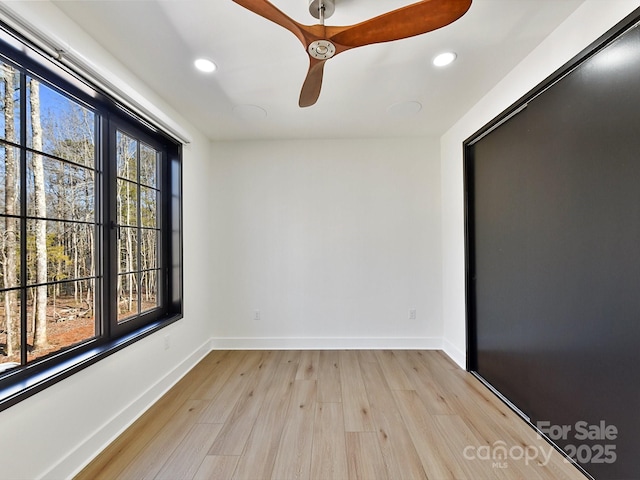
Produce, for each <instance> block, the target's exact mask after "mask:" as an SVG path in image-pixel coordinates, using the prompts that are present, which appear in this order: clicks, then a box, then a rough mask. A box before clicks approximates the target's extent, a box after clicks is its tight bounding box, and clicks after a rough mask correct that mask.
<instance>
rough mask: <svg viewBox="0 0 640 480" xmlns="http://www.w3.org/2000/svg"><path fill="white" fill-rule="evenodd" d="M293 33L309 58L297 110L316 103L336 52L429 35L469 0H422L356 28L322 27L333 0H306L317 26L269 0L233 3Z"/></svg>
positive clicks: (454, 17) (461, 12)
mask: <svg viewBox="0 0 640 480" xmlns="http://www.w3.org/2000/svg"><path fill="white" fill-rule="evenodd" d="M233 1H234V2H235V3H237V4H238V5H241V6H243V7H244V8H246V9H247V10H250V11H252V12H254V13H256V14H258V15H260V16H261V17H264V18H266V19H267V20H271V21H272V22H274V23H277V24H278V25H280V26H282V27H284V28H286V29H287V30H289V31H290V32H291V33H293V34H294V35H295V36H296V37H297V38H298V40H300V42H302V45H303V46H304V48H305V49H306V51H307V54H308V55H309V71H308V73H307V77H306V79H305V81H304V84H303V85H302V91H301V92H300V101H299V102H298V104H299V105H300V107H309V106H311V105H313V104H315V103H316V101H317V100H318V97H319V95H320V89H321V87H322V77H323V72H324V64H325V62H326V61H327V60H329V59H330V58H332V57H335V56H336V55H338V54H339V53H342V52H345V51H347V50H350V49H352V48H356V47H362V46H364V45H370V44H373V43H382V42H390V41H392V40H400V39H402V38H408V37H413V36H415V35H421V34H423V33H427V32H431V31H433V30H436V29H438V28H441V27H444V26H446V25H449V24H450V23H453V22H455V21H456V20H458V19H459V18H460V17H462V16H463V15H464V14H465V13H466V12H467V10H469V7H471V1H472V0H422V1H420V2H417V3H413V4H411V5H407V6H405V7H401V8H398V9H397V10H392V11H391V12H387V13H385V14H382V15H379V16H377V17H374V18H371V19H369V20H365V21H364V22H361V23H357V24H355V25H349V26H344V27H337V26H325V24H324V21H325V19H326V18H328V17H330V16H331V15H332V14H333V12H334V10H335V0H309V1H310V3H309V11H310V13H311V14H312V15H313V16H314V17H315V18H317V19H319V20H320V24H319V25H303V24H301V23H298V22H296V21H295V20H293V19H292V18H290V17H289V16H288V15H287V14H285V13H284V12H282V11H281V10H279V9H278V8H277V7H276V6H275V5H273V4H272V3H271V2H269V1H268V0H233Z"/></svg>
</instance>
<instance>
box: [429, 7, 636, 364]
mask: <svg viewBox="0 0 640 480" xmlns="http://www.w3.org/2000/svg"><path fill="white" fill-rule="evenodd" d="M638 6H640V2H639V1H638V0H587V1H586V2H585V3H584V4H583V5H582V6H580V8H578V9H577V10H576V11H575V12H574V14H572V15H571V16H570V17H569V18H568V19H567V20H566V21H565V22H564V23H562V24H561V25H560V26H559V27H558V28H557V29H556V30H555V31H554V32H553V33H552V34H551V35H550V36H549V37H547V38H546V39H545V40H544V41H543V42H542V43H541V44H540V45H539V46H538V47H537V48H536V49H535V50H534V51H533V52H532V53H531V54H530V55H529V56H528V57H526V58H525V59H524V60H523V61H522V62H521V63H520V64H519V65H518V66H517V67H516V68H515V69H514V70H513V71H511V72H510V73H509V74H508V75H507V76H506V77H505V78H504V79H503V80H502V81H501V82H500V83H498V85H496V87H494V88H493V89H492V90H491V91H490V92H489V93H488V94H487V95H486V96H485V97H484V98H483V99H482V100H481V101H480V102H478V104H476V105H475V106H474V107H473V108H472V109H471V110H470V111H469V112H467V114H466V115H465V116H464V117H463V118H462V119H461V120H460V121H458V122H457V123H456V124H455V125H454V126H453V127H452V128H451V129H450V130H449V131H448V132H447V133H446V134H445V135H444V136H443V137H442V139H441V152H442V167H441V172H442V221H443V223H442V245H443V257H442V262H443V264H442V268H443V270H442V272H443V319H444V347H445V351H446V352H447V353H448V354H449V356H451V357H452V358H453V359H455V360H456V361H457V362H458V363H459V364H460V365H461V366H464V365H465V361H466V345H465V342H466V337H465V296H464V295H465V283H464V282H465V277H464V204H463V171H462V142H463V141H464V140H465V139H466V138H468V137H469V136H471V135H472V134H473V133H475V132H476V131H478V130H479V129H480V128H482V127H483V126H484V125H485V124H487V123H488V122H489V121H490V120H492V119H493V118H494V117H496V116H497V115H498V114H500V113H501V112H502V111H504V110H505V109H506V108H508V107H509V106H510V105H512V104H513V103H514V102H515V101H516V100H518V99H519V98H521V97H522V96H523V95H525V94H526V93H527V92H528V91H530V90H531V89H532V88H534V87H535V86H536V85H538V84H539V83H540V82H542V81H543V80H544V79H545V78H547V77H548V76H549V75H551V74H552V73H553V72H554V71H556V70H557V69H558V68H560V67H561V66H562V65H564V64H565V63H566V62H567V61H569V60H570V59H571V58H572V57H574V56H575V55H576V54H578V53H579V52H580V51H581V50H583V49H584V48H586V47H587V46H588V45H589V44H590V43H592V42H593V41H594V40H596V39H597V38H598V37H599V36H601V35H602V34H604V33H605V32H606V31H607V30H609V29H610V28H611V27H613V26H614V25H615V24H616V23H618V22H619V21H620V20H622V19H623V18H624V17H625V16H626V15H628V14H629V13H631V12H632V11H633V10H634V9H635V8H637V7H638Z"/></svg>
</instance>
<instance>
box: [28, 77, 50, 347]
mask: <svg viewBox="0 0 640 480" xmlns="http://www.w3.org/2000/svg"><path fill="white" fill-rule="evenodd" d="M29 103H30V106H31V134H32V140H31V141H32V147H33V149H34V150H35V151H37V152H40V151H42V122H41V121H40V82H38V81H37V80H34V79H33V78H32V79H30V80H29ZM32 162H33V180H34V204H35V216H36V217H37V218H38V220H36V227H35V230H36V232H35V236H36V239H35V240H36V248H35V250H36V283H37V284H38V285H39V286H37V287H36V303H35V328H34V332H33V348H34V350H37V349H39V348H44V347H47V346H48V341H47V286H46V285H45V284H46V282H47V222H46V220H44V219H45V218H46V217H47V200H46V194H45V188H44V164H43V159H42V155H38V154H35V153H34V154H33V155H32Z"/></svg>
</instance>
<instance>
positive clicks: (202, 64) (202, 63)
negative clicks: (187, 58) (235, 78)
mask: <svg viewBox="0 0 640 480" xmlns="http://www.w3.org/2000/svg"><path fill="white" fill-rule="evenodd" d="M193 64H194V65H195V66H196V68H197V69H198V70H200V71H201V72H204V73H211V72H214V71H215V70H216V64H215V63H213V62H212V61H211V60H209V59H208V58H198V59H197V60H196V61H195V62H193Z"/></svg>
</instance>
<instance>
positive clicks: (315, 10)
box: [309, 0, 336, 19]
mask: <svg viewBox="0 0 640 480" xmlns="http://www.w3.org/2000/svg"><path fill="white" fill-rule="evenodd" d="M321 5H322V6H324V18H329V17H330V16H331V15H333V12H335V11H336V2H335V0H309V13H310V14H311V15H313V17H314V18H318V19H319V18H320V7H321Z"/></svg>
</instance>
